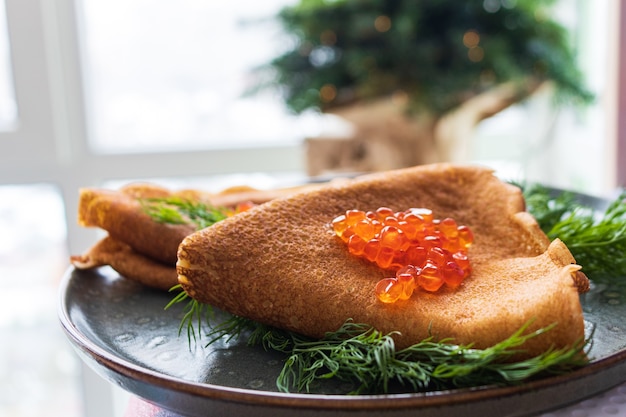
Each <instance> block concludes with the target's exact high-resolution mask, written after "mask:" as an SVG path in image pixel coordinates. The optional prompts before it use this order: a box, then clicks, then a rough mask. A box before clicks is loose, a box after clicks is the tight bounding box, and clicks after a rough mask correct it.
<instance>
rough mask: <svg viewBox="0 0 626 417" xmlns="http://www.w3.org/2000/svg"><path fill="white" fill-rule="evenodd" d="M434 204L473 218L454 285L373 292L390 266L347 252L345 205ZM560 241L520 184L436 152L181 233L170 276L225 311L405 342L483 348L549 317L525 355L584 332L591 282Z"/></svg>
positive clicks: (441, 213) (303, 329)
mask: <svg viewBox="0 0 626 417" xmlns="http://www.w3.org/2000/svg"><path fill="white" fill-rule="evenodd" d="M383 206H384V207H390V208H391V209H393V210H395V211H403V210H406V209H408V208H413V207H425V208H429V209H431V210H433V212H434V215H435V217H437V218H445V217H452V218H454V219H455V220H456V221H457V222H458V223H459V224H465V225H467V226H469V227H470V228H471V229H472V231H473V233H474V237H475V241H474V244H473V245H472V247H471V248H470V259H471V262H472V268H473V272H472V274H471V276H470V277H468V278H467V279H466V280H465V281H464V282H463V284H462V285H461V286H460V287H459V288H458V289H455V290H452V289H443V290H440V291H439V292H437V293H426V292H424V291H416V292H415V293H414V294H413V296H412V297H411V298H410V299H409V300H406V301H398V302H396V303H394V304H383V303H381V302H379V301H378V300H377V298H376V296H375V294H374V286H375V284H376V283H377V281H378V280H380V279H381V278H384V277H389V276H392V275H391V274H390V273H389V271H383V270H381V269H380V268H378V267H377V266H375V265H373V264H371V263H369V262H368V261H366V260H363V259H361V258H358V257H355V256H353V255H350V254H349V252H348V250H347V248H346V245H345V244H344V243H343V242H342V241H341V240H340V239H339V238H337V237H336V236H335V235H334V234H333V233H332V232H330V229H329V223H330V222H331V220H332V219H333V218H334V217H336V216H338V215H340V214H343V213H344V212H345V211H346V210H349V209H358V210H363V211H368V210H376V209H377V208H379V207H383ZM579 269H580V267H579V266H577V265H575V260H574V259H573V257H572V255H571V254H570V252H569V250H568V249H567V247H566V246H565V245H564V244H563V243H562V242H561V241H559V240H556V241H554V242H552V243H550V242H549V240H548V238H547V237H546V235H545V234H544V233H543V232H542V231H541V230H540V228H539V226H538V225H537V223H536V221H535V220H534V218H533V217H532V216H531V215H530V214H528V213H527V212H525V211H524V200H523V196H522V194H521V191H520V190H519V189H518V188H517V187H514V186H512V185H509V184H506V183H504V182H502V181H500V180H499V179H497V178H496V177H495V176H494V175H493V173H492V171H491V170H489V169H484V168H480V167H475V166H456V165H451V164H435V165H426V166H419V167H415V168H409V169H403V170H397V171H390V172H384V173H378V174H371V175H367V176H363V177H360V178H357V179H354V180H351V181H348V182H342V183H338V184H330V185H327V186H324V187H322V188H320V189H317V190H313V191H307V192H303V193H299V194H296V195H292V196H290V197H286V198H279V199H276V200H273V201H271V202H268V203H266V204H263V205H261V206H258V207H256V208H254V209H252V210H250V211H248V212H245V213H241V214H239V215H237V216H235V217H232V218H230V219H226V220H224V221H222V222H220V223H217V224H215V225H213V226H212V227H209V228H206V229H204V230H201V231H198V232H195V233H193V234H191V235H190V236H188V237H186V238H185V239H184V240H183V242H182V244H181V245H180V248H179V251H178V263H177V271H178V275H179V277H178V279H179V282H180V283H181V284H182V286H183V288H184V290H185V291H187V293H188V294H189V295H190V296H191V297H193V298H195V299H197V300H198V301H200V302H203V303H208V304H211V305H213V306H216V307H218V308H221V309H223V310H226V311H228V312H230V313H232V314H235V315H239V316H243V317H247V318H250V319H252V320H255V321H258V322H262V323H266V324H269V325H273V326H276V327H279V328H283V329H287V330H291V331H295V332H298V333H301V334H304V335H307V336H311V337H315V338H320V337H322V336H324V334H325V333H326V332H329V331H334V330H337V329H338V328H339V327H340V326H341V325H342V324H343V323H344V322H345V321H346V320H348V319H352V320H354V321H355V322H357V323H366V324H368V325H371V326H373V327H374V328H376V329H378V330H379V331H382V332H384V333H388V332H399V333H400V335H398V336H396V337H395V339H396V343H397V345H398V346H399V347H406V346H408V345H411V344H413V343H416V342H418V341H421V340H422V339H424V338H427V337H429V336H431V335H432V336H434V337H435V338H436V339H443V338H452V339H453V340H454V342H455V343H459V344H474V346H475V347H478V348H485V347H488V346H491V345H493V344H495V343H497V342H499V341H502V340H504V339H506V338H507V337H509V336H510V335H511V334H513V333H514V332H515V331H517V330H518V329H520V328H521V327H522V326H523V325H524V324H526V323H528V322H529V321H532V324H531V326H530V329H531V330H534V329H539V328H543V327H546V326H549V325H552V324H554V323H556V324H557V326H556V327H555V328H554V329H553V330H551V331H549V332H547V333H546V334H543V335H541V336H539V337H536V338H534V339H532V340H531V341H530V342H529V343H527V344H526V345H525V349H526V353H527V354H528V355H535V354H537V353H539V352H543V351H545V350H547V349H548V348H550V347H551V346H554V347H564V346H571V345H573V344H575V343H577V342H580V341H581V340H583V338H584V326H583V315H582V309H581V305H580V301H579V289H580V290H581V291H582V290H584V289H585V286H586V285H587V284H588V281H587V278H586V277H585V276H584V274H582V273H581V272H580V271H579Z"/></svg>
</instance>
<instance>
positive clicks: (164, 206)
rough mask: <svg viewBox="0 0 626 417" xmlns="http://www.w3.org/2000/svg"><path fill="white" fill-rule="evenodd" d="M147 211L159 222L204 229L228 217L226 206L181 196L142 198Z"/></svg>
mask: <svg viewBox="0 0 626 417" xmlns="http://www.w3.org/2000/svg"><path fill="white" fill-rule="evenodd" d="M141 203H142V206H143V208H144V210H145V212H146V213H147V214H148V215H149V216H150V217H152V218H153V219H154V220H155V221H157V222H159V223H169V224H193V225H195V226H196V228H198V229H204V228H205V227H208V226H211V225H213V224H215V223H217V222H219V221H220V220H224V219H225V218H227V217H228V214H229V211H228V209H226V208H224V207H215V206H211V205H208V204H205V203H201V202H197V201H191V200H187V199H184V198H180V197H166V198H146V199H143V200H141Z"/></svg>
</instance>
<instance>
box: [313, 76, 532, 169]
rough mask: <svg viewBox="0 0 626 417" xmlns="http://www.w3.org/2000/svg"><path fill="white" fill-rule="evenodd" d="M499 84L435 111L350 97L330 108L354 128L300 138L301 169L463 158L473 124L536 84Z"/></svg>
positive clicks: (466, 158) (396, 165)
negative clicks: (409, 111) (411, 111)
mask: <svg viewBox="0 0 626 417" xmlns="http://www.w3.org/2000/svg"><path fill="white" fill-rule="evenodd" d="M538 86H539V85H538V84H528V85H527V87H526V88H524V89H523V90H520V88H519V86H518V85H513V84H503V85H501V86H498V87H496V88H494V89H492V90H490V91H488V92H486V93H483V94H480V95H477V96H475V97H473V98H470V99H469V100H467V101H466V102H465V103H464V104H463V105H461V106H460V107H459V108H457V109H456V110H454V111H452V112H450V113H448V114H445V115H443V116H442V117H437V116H435V115H432V114H429V113H421V114H419V115H414V116H409V115H407V113H406V112H405V107H404V103H399V102H397V101H395V100H394V99H393V98H392V97H388V98H381V99H378V100H373V101H368V102H360V103H355V104H353V105H350V106H344V107H341V108H337V109H335V110H333V111H332V114H334V115H337V116H339V117H341V118H342V119H344V120H346V121H348V122H349V123H350V124H351V125H352V126H353V128H354V131H353V135H352V136H349V137H316V138H309V139H307V140H306V146H307V169H308V173H309V175H312V176H316V175H322V174H329V173H337V172H351V173H357V172H374V171H384V170H389V169H396V168H404V167H409V166H414V165H421V164H428V163H433V162H469V161H470V160H471V158H472V149H471V138H472V137H473V132H474V130H475V128H476V125H477V124H478V123H480V121H482V120H484V119H486V118H488V117H491V116H493V115H495V114H497V113H499V112H500V111H502V110H504V109H505V108H507V107H509V106H510V105H512V104H514V103H516V102H518V101H519V100H521V99H522V98H524V97H526V96H528V95H529V94H531V93H532V92H534V91H535V90H536V89H537V88H538Z"/></svg>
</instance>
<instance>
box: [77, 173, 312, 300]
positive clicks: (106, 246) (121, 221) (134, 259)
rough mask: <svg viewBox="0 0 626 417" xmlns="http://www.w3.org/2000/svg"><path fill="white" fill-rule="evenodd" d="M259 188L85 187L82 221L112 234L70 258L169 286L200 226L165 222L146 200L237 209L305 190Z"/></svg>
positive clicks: (79, 264) (79, 265) (152, 284)
mask: <svg viewBox="0 0 626 417" xmlns="http://www.w3.org/2000/svg"><path fill="white" fill-rule="evenodd" d="M316 187H318V185H316V184H306V185H303V186H298V187H293V188H281V189H274V190H258V189H254V188H251V187H248V186H238V187H231V188H228V189H225V190H223V191H220V192H219V193H208V192H205V191H202V190H193V189H183V190H178V191H174V190H170V189H167V188H165V187H161V186H158V185H156V184H150V183H132V184H128V185H126V186H124V187H122V188H120V189H119V190H108V189H102V188H82V189H81V190H80V198H79V205H78V224H80V225H81V226H84V227H98V228H101V229H103V230H105V231H107V232H108V235H107V236H106V237H105V238H103V239H102V240H100V241H99V242H97V243H96V244H95V245H93V246H92V247H91V248H89V249H87V250H86V251H85V252H84V253H82V254H81V255H73V256H71V257H70V262H71V263H72V264H73V265H74V266H75V267H76V268H78V269H89V268H95V267H98V266H103V265H109V266H111V267H112V268H113V269H114V270H116V271H117V272H119V273H120V274H121V275H122V276H124V277H125V278H129V279H133V280H135V281H139V282H141V283H142V284H145V285H148V286H150V287H154V288H158V289H164V290H169V289H170V288H172V287H173V286H175V285H177V284H178V277H177V273H176V267H175V266H176V259H177V258H176V252H177V250H178V245H179V244H180V242H181V241H182V240H183V238H184V237H185V236H187V235H189V234H190V233H192V232H194V231H195V230H197V228H196V226H195V225H194V224H192V223H189V224H179V225H173V224H165V223H159V222H157V221H155V220H154V219H153V218H152V217H151V216H150V215H148V214H146V211H145V209H144V207H143V205H142V200H143V199H149V198H168V197H180V198H182V199H185V200H189V201H191V202H193V203H204V204H207V205H210V206H214V207H226V208H232V207H235V206H237V205H238V204H241V203H246V202H252V203H255V204H261V203H264V202H266V201H268V200H271V199H273V198H276V197H277V196H285V195H288V194H292V193H294V192H296V191H300V190H302V189H312V188H316Z"/></svg>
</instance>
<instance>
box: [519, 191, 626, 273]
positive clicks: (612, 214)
mask: <svg viewBox="0 0 626 417" xmlns="http://www.w3.org/2000/svg"><path fill="white" fill-rule="evenodd" d="M524 195H525V198H526V203H527V209H528V211H529V212H530V213H531V214H533V216H534V217H535V218H536V219H537V221H538V222H539V225H540V226H541V228H542V230H543V231H544V232H545V233H546V234H547V235H548V237H549V238H550V239H555V238H559V239H561V240H562V241H563V242H565V244H566V245H567V247H568V248H569V249H570V251H571V252H572V255H573V256H574V258H575V259H576V262H577V263H578V264H579V265H582V266H583V271H584V272H585V274H586V275H587V276H588V277H589V278H591V279H604V278H607V277H624V276H626V256H624V254H626V192H622V193H621V195H620V196H619V197H618V198H616V199H615V200H614V201H612V202H611V203H610V204H609V206H608V207H607V208H606V210H605V211H604V212H603V213H597V212H596V211H595V210H594V209H593V208H592V207H590V206H588V205H585V204H583V203H581V202H580V201H579V200H578V199H577V198H576V195H575V194H573V193H570V192H562V193H558V194H556V195H553V194H551V193H550V191H549V190H548V189H547V188H545V187H542V186H539V185H534V186H530V187H527V188H526V189H525V190H524Z"/></svg>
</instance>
